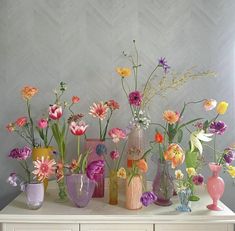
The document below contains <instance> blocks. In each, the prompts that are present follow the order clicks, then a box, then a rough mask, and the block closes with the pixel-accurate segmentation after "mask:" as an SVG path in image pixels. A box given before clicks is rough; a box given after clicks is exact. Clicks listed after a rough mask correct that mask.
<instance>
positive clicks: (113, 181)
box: [109, 169, 118, 205]
mask: <svg viewBox="0 0 235 231" xmlns="http://www.w3.org/2000/svg"><path fill="white" fill-rule="evenodd" d="M109 204H111V205H117V204H118V177H117V171H116V170H113V169H112V170H110V172H109Z"/></svg>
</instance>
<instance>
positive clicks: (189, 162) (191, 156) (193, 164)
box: [185, 150, 199, 169]
mask: <svg viewBox="0 0 235 231" xmlns="http://www.w3.org/2000/svg"><path fill="white" fill-rule="evenodd" d="M198 155H199V152H198V151H197V150H194V151H190V150H189V151H187V152H186V154H185V164H186V167H187V168H195V169H196V168H197V166H198Z"/></svg>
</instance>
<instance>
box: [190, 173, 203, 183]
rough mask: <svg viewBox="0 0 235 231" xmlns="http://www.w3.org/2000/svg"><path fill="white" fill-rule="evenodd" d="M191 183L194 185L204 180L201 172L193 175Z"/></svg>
mask: <svg viewBox="0 0 235 231" xmlns="http://www.w3.org/2000/svg"><path fill="white" fill-rule="evenodd" d="M192 180H193V183H194V184H195V185H201V184H202V183H203V182H204V177H203V175H201V174H198V175H196V176H193V179H192Z"/></svg>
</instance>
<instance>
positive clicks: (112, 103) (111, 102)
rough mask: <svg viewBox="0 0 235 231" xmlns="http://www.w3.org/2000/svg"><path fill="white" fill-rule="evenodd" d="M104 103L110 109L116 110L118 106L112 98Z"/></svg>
mask: <svg viewBox="0 0 235 231" xmlns="http://www.w3.org/2000/svg"><path fill="white" fill-rule="evenodd" d="M106 104H107V106H108V107H109V108H110V109H111V110H117V109H119V108H120V106H119V104H118V102H116V101H115V100H113V99H110V100H109V101H108V102H106Z"/></svg>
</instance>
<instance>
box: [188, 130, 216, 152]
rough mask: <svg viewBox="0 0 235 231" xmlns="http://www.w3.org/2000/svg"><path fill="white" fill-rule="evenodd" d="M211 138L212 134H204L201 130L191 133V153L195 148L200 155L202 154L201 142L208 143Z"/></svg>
mask: <svg viewBox="0 0 235 231" xmlns="http://www.w3.org/2000/svg"><path fill="white" fill-rule="evenodd" d="M211 136H213V134H212V133H205V132H204V131H203V130H200V131H195V132H192V133H191V135H190V143H191V152H192V151H193V150H194V148H195V147H196V148H197V149H198V150H199V152H200V154H202V150H203V148H202V144H201V141H204V142H209V141H211V140H212V138H211Z"/></svg>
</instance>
